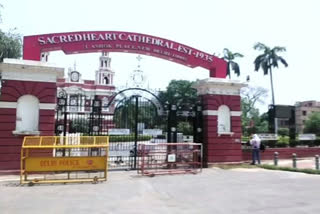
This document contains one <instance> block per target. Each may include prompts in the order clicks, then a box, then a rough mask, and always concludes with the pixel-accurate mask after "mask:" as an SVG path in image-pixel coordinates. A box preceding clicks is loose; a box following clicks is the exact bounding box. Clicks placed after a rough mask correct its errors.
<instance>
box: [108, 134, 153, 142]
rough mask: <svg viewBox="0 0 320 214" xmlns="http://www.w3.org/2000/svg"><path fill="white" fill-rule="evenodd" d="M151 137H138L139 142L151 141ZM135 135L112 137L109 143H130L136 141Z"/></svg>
mask: <svg viewBox="0 0 320 214" xmlns="http://www.w3.org/2000/svg"><path fill="white" fill-rule="evenodd" d="M151 138H152V137H151V136H149V135H138V141H147V140H151ZM134 139H135V137H134V135H110V138H109V142H129V141H134Z"/></svg>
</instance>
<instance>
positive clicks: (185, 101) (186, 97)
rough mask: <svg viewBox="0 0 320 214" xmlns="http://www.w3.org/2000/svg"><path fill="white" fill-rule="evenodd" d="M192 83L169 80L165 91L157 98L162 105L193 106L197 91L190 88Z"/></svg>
mask: <svg viewBox="0 0 320 214" xmlns="http://www.w3.org/2000/svg"><path fill="white" fill-rule="evenodd" d="M193 83H194V82H191V81H188V80H171V82H170V83H169V85H168V87H167V89H166V91H161V92H160V93H159V95H158V96H159V98H160V100H161V101H162V102H163V103H166V102H168V103H170V104H175V105H193V104H195V102H196V100H197V91H196V89H194V88H192V87H191V86H192V84H193Z"/></svg>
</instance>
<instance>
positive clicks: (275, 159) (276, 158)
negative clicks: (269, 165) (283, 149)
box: [273, 152, 279, 166]
mask: <svg viewBox="0 0 320 214" xmlns="http://www.w3.org/2000/svg"><path fill="white" fill-rule="evenodd" d="M278 158H279V153H278V152H275V153H274V159H273V160H274V165H275V166H278Z"/></svg>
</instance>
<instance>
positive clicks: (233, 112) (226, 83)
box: [194, 78, 246, 163]
mask: <svg viewBox="0 0 320 214" xmlns="http://www.w3.org/2000/svg"><path fill="white" fill-rule="evenodd" d="M245 86H246V84H244V83H240V82H238V81H234V80H227V79H220V78H208V79H204V80H200V81H197V82H196V83H195V84H194V88H196V89H197V91H198V96H200V98H201V100H202V104H203V134H204V137H203V138H204V140H203V141H204V142H203V143H204V149H205V150H204V155H205V156H206V157H204V160H207V162H208V163H217V162H238V161H242V149H241V133H242V132H241V106H240V105H241V98H240V89H241V88H242V87H245Z"/></svg>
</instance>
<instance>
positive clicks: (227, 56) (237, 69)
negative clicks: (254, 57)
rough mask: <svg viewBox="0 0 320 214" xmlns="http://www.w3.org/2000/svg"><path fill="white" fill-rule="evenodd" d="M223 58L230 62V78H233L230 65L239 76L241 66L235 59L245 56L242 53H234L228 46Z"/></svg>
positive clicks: (228, 71) (228, 69)
mask: <svg viewBox="0 0 320 214" xmlns="http://www.w3.org/2000/svg"><path fill="white" fill-rule="evenodd" d="M223 55H224V56H223V59H224V60H226V61H227V62H228V66H227V76H229V79H231V72H230V67H231V69H232V70H234V73H235V74H237V76H239V75H240V67H239V65H238V63H236V62H235V61H234V59H235V58H237V57H243V55H242V54H240V53H232V52H231V51H230V50H229V49H228V48H225V49H223Z"/></svg>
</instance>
